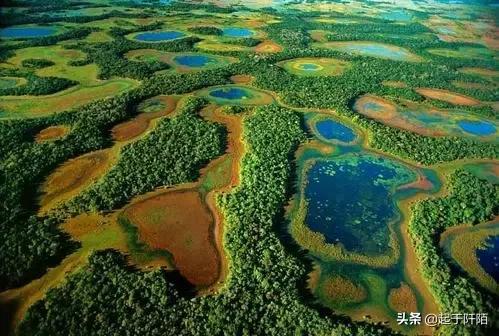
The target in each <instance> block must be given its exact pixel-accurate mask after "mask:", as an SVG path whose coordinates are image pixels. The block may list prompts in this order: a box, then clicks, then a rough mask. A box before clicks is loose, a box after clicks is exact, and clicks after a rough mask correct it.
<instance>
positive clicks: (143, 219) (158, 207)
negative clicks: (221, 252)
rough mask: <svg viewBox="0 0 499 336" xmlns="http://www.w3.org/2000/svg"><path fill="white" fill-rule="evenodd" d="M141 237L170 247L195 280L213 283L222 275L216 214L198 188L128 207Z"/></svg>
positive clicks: (199, 283)
mask: <svg viewBox="0 0 499 336" xmlns="http://www.w3.org/2000/svg"><path fill="white" fill-rule="evenodd" d="M124 214H125V215H126V216H127V218H128V219H129V220H130V221H131V222H132V223H133V224H134V225H135V226H137V228H138V232H139V239H140V241H142V242H144V243H146V244H147V245H149V246H150V247H151V248H154V249H161V250H167V251H169V252H170V253H171V254H172V255H173V258H174V263H175V266H176V267H177V268H178V270H179V271H180V273H181V274H182V275H183V276H184V277H185V278H186V279H187V280H188V281H189V282H191V283H192V284H194V285H196V286H200V287H204V286H209V285H211V284H212V283H213V282H215V281H216V279H217V278H218V273H219V261H218V254H217V251H216V248H215V246H214V245H213V241H212V231H211V230H212V227H213V217H212V216H211V214H210V212H209V210H208V208H207V207H206V205H205V204H204V203H203V202H202V199H201V197H200V195H199V193H198V192H196V191H193V190H179V191H172V192H169V193H164V194H160V195H158V196H155V197H151V198H148V199H146V200H144V201H142V202H139V203H136V204H133V205H131V206H130V207H128V208H126V209H125V211H124Z"/></svg>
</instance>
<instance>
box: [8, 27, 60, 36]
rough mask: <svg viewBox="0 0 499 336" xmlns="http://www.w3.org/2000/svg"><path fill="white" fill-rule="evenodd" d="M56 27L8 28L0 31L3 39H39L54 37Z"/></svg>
mask: <svg viewBox="0 0 499 336" xmlns="http://www.w3.org/2000/svg"><path fill="white" fill-rule="evenodd" d="M56 32H57V29H56V28H54V27H8V28H3V29H0V37H1V38H37V37H46V36H50V35H54V34H55V33H56Z"/></svg>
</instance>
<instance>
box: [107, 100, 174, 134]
mask: <svg viewBox="0 0 499 336" xmlns="http://www.w3.org/2000/svg"><path fill="white" fill-rule="evenodd" d="M152 99H154V100H157V101H158V102H157V103H158V108H157V109H156V110H153V111H151V112H148V111H141V108H140V106H139V108H138V109H139V115H138V116H137V117H135V118H134V119H132V120H129V121H126V122H124V123H121V124H118V125H116V126H114V127H113V129H112V130H111V133H112V136H113V139H114V140H115V141H128V140H131V139H133V138H136V137H138V136H139V135H141V134H142V133H144V132H145V131H146V130H147V129H148V127H149V125H150V123H151V120H153V119H156V118H159V117H164V116H167V115H169V114H170V113H172V112H173V111H174V110H175V108H176V105H177V98H175V97H173V96H157V97H154V98H151V99H150V100H152Z"/></svg>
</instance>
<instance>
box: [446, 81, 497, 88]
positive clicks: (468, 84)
mask: <svg viewBox="0 0 499 336" xmlns="http://www.w3.org/2000/svg"><path fill="white" fill-rule="evenodd" d="M452 85H454V86H455V87H458V88H461V89H478V90H491V89H493V88H494V87H495V85H494V86H492V85H486V84H483V83H473V82H462V81H452Z"/></svg>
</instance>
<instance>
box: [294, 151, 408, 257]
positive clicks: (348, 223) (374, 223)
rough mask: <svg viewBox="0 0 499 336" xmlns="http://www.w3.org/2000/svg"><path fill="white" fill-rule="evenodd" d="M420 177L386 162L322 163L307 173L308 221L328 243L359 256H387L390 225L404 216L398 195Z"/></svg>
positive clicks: (346, 160) (358, 159)
mask: <svg viewBox="0 0 499 336" xmlns="http://www.w3.org/2000/svg"><path fill="white" fill-rule="evenodd" d="M415 178H416V175H415V173H413V172H412V171H410V170H409V169H408V168H405V167H404V166H401V165H398V164H396V163H395V162H394V161H391V160H389V159H386V158H382V157H375V156H371V155H356V156H351V157H350V158H344V159H339V158H338V159H333V160H318V161H316V162H315V163H314V164H313V165H312V167H311V168H310V169H309V170H308V172H307V184H306V186H305V192H304V197H305V199H306V200H307V201H308V210H307V214H306V219H305V222H306V224H307V225H308V226H309V228H310V229H311V230H312V231H315V232H320V233H322V234H323V235H324V236H325V238H326V242H328V243H341V244H343V246H344V247H345V249H347V250H349V251H353V252H361V253H366V254H381V253H384V252H386V250H387V248H388V242H389V235H390V231H389V228H388V223H389V222H391V221H394V220H397V219H398V218H399V216H400V214H399V211H398V210H397V208H396V206H395V203H394V190H395V188H396V187H397V186H400V185H401V184H405V183H407V182H408V181H412V180H414V179H415Z"/></svg>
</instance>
